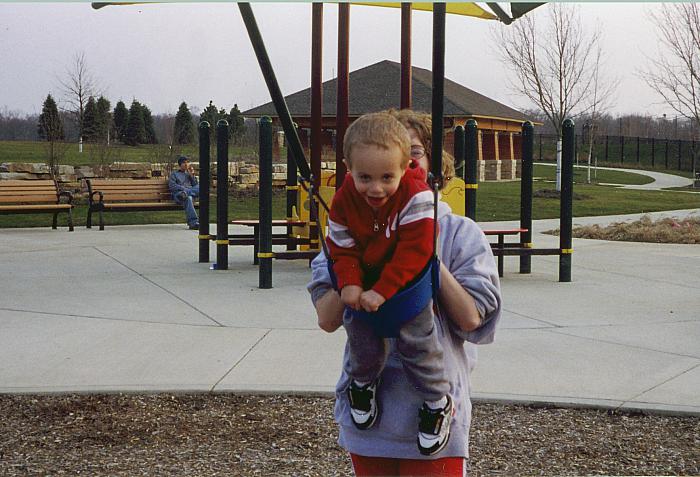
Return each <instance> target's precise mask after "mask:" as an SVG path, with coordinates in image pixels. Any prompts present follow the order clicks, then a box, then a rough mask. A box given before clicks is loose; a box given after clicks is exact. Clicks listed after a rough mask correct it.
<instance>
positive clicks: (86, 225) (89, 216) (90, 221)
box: [85, 205, 92, 229]
mask: <svg viewBox="0 0 700 477" xmlns="http://www.w3.org/2000/svg"><path fill="white" fill-rule="evenodd" d="M85 227H86V228H88V229H91V228H92V208H90V206H89V205H88V216H87V220H86V221H85Z"/></svg>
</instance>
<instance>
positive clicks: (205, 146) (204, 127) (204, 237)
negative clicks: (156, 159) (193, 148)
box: [199, 121, 211, 263]
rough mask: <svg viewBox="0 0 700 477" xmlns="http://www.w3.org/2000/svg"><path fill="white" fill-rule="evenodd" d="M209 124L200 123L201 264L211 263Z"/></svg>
mask: <svg viewBox="0 0 700 477" xmlns="http://www.w3.org/2000/svg"><path fill="white" fill-rule="evenodd" d="M210 162H211V161H210V154H209V123H208V122H207V121H202V122H201V123H199V263H204V262H208V261H209V239H210V238H211V237H210V236H209V184H210V183H211V172H210V171H211V167H210Z"/></svg>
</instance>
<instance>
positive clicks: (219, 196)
mask: <svg viewBox="0 0 700 477" xmlns="http://www.w3.org/2000/svg"><path fill="white" fill-rule="evenodd" d="M215 268H216V269H217V270H228V121H226V120H225V119H220V120H219V121H218V122H217V123H216V266H215Z"/></svg>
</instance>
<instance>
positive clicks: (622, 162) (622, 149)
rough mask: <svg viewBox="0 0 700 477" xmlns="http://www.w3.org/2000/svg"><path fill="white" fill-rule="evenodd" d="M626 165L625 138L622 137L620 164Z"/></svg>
mask: <svg viewBox="0 0 700 477" xmlns="http://www.w3.org/2000/svg"><path fill="white" fill-rule="evenodd" d="M624 163H625V136H620V164H624Z"/></svg>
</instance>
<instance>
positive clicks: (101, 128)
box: [95, 96, 112, 142]
mask: <svg viewBox="0 0 700 477" xmlns="http://www.w3.org/2000/svg"><path fill="white" fill-rule="evenodd" d="M110 107H111V105H110V104H109V100H108V99H107V98H105V97H104V96H100V97H99V98H98V100H97V120H96V121H95V140H96V141H100V142H107V131H109V130H110V128H111V127H112V114H111V113H110V112H109V108H110Z"/></svg>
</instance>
